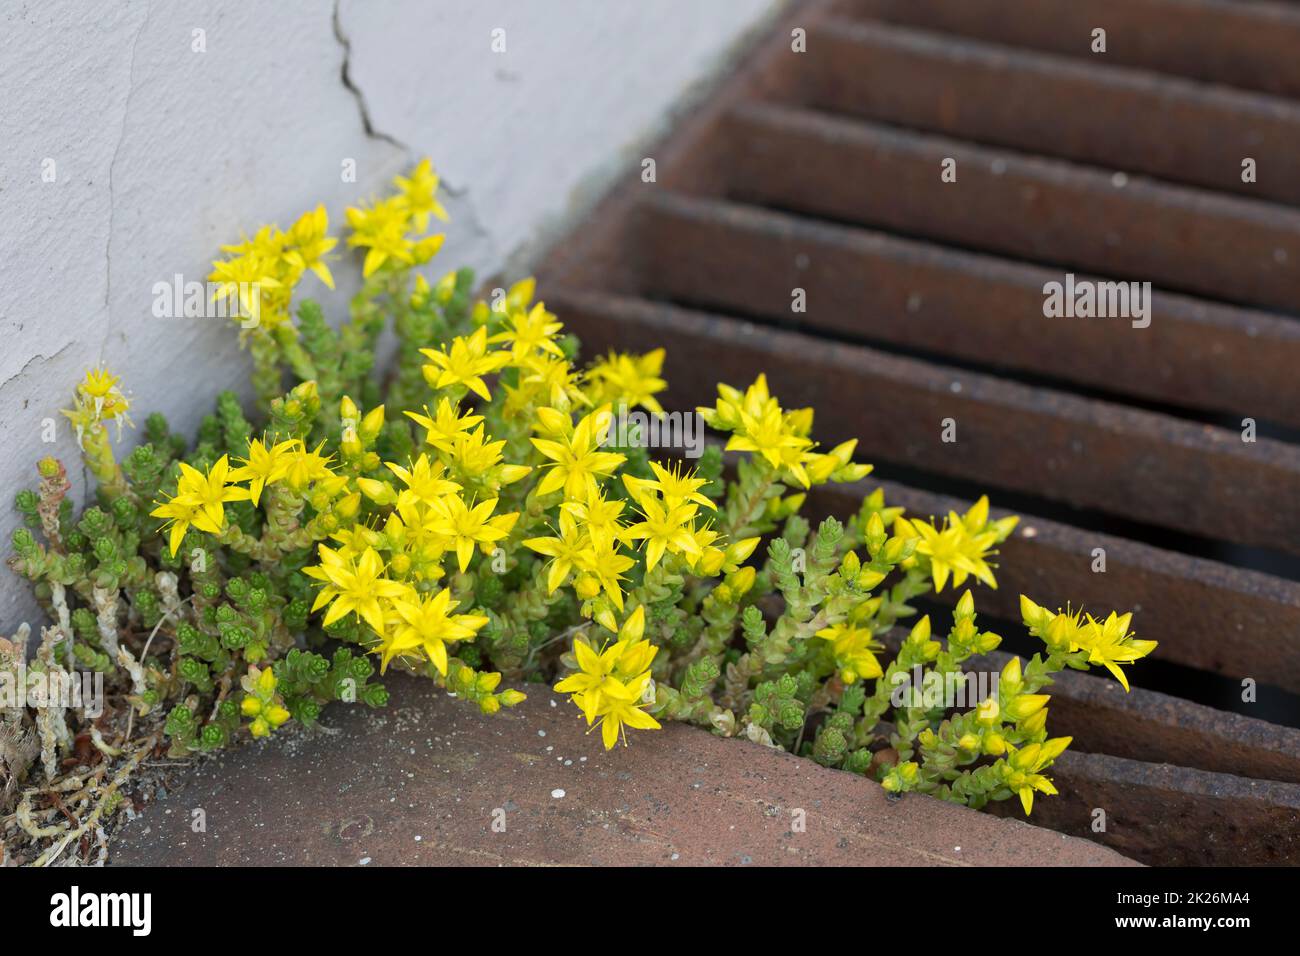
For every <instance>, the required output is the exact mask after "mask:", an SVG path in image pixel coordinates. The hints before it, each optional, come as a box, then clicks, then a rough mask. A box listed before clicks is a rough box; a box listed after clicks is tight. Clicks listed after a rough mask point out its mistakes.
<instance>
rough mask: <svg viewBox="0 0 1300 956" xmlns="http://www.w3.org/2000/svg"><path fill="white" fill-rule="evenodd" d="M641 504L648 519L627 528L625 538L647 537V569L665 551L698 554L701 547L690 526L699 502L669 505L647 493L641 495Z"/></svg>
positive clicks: (695, 555)
mask: <svg viewBox="0 0 1300 956" xmlns="http://www.w3.org/2000/svg"><path fill="white" fill-rule="evenodd" d="M639 504H640V506H641V513H642V514H643V515H644V516H645V520H644V521H639V522H637V523H636V524H634V525H630V526H629V527H628V528H627V529H625V530H624V532H623V538H624V539H625V540H628V541H636V540H641V539H644V541H645V543H646V544H645V549H646V559H645V566H646V570H647V571H649V570H652V569H653V568H654V566H655V565H656V564H658V563H659V559H660V558H662V557H663V556H664V553H665V552H667V553H669V554H685V555H689V556H691V557H698V556H699V554H700V546H699V543H698V542H697V541H696V540H695V534H694V529H693V527H692V525H691V522H692V520H693V519H694V518H695V513H696V512H697V511H699V506H698V505H693V504H682V505H677V506H676V507H672V508H670V507H668V506H667V505H665V504H664V503H662V502H658V501H655V500H654V499H653V498H650V497H648V496H647V497H644V498H642V499H641V501H640V502H639Z"/></svg>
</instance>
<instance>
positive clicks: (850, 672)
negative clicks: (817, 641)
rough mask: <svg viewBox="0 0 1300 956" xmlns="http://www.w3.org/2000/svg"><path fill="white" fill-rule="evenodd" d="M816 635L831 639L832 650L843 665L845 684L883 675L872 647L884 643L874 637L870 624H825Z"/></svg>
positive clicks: (840, 664)
mask: <svg viewBox="0 0 1300 956" xmlns="http://www.w3.org/2000/svg"><path fill="white" fill-rule="evenodd" d="M817 637H820V638H822V639H823V640H827V641H830V642H831V653H832V654H834V655H835V663H836V665H837V666H838V667H839V668H840V679H841V680H843V681H844V683H846V684H855V683H857V682H858V680H860V679H861V680H874V679H876V678H877V677H881V676H883V674H884V672H883V671H882V670H881V668H880V661H878V660H877V659H876V655H875V654H873V653H872V651H878V650H881V648H882V645H881V644H879V643H878V642H877V641H876V640H875V635H874V633H873V632H872V631H871V629H870V628H866V627H858V626H857V625H854V624H848V623H844V624H834V625H832V626H831V627H825V628H822V629H821V630H820V631H818V632H817Z"/></svg>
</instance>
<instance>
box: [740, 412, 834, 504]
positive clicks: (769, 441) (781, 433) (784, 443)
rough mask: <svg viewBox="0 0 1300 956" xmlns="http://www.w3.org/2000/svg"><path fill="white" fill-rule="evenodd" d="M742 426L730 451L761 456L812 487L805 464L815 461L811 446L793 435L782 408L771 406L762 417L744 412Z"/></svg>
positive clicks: (807, 441) (807, 440)
mask: <svg viewBox="0 0 1300 956" xmlns="http://www.w3.org/2000/svg"><path fill="white" fill-rule="evenodd" d="M740 426H741V427H740V430H739V431H737V432H736V433H735V434H734V435H732V436H731V438H729V439H728V440H727V450H728V451H748V452H753V453H755V454H758V455H762V456H763V458H764V459H766V460H767V462H768V463H769V464H770V465H772V466H773V467H774V468H784V469H785V470H786V471H788V472H789V473H790V475H791V476H792V477H793V478H794V479H795V480H796V481H797V482H799V484H801V485H803V486H804V487H805V488H807V487H809V485H811V484H812V480H811V479H810V478H809V477H808V472H807V471H806V470H805V468H804V463H805V462H807V461H810V460H811V459H812V457H813V456H812V455H810V454H809V453H808V449H809V448H811V447H812V442H811V441H810V440H809V439H807V438H804V437H802V436H800V435H798V434H796V433H795V432H794V430H793V429H792V427H791V424H790V422H789V421H788V420H787V418H786V416H785V415H783V414H782V413H781V409H780V408H779V407H776V406H769V407H767V408H766V409H765V410H764V411H763V413H762V414H761V415H759V416H753V415H750V414H749V413H748V412H746V411H744V410H743V409H742V410H741V412H740Z"/></svg>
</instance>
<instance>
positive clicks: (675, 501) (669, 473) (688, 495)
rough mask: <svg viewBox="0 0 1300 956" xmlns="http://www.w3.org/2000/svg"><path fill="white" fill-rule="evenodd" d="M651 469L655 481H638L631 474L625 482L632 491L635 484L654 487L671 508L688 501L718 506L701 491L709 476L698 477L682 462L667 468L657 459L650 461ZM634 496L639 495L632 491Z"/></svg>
mask: <svg viewBox="0 0 1300 956" xmlns="http://www.w3.org/2000/svg"><path fill="white" fill-rule="evenodd" d="M650 470H651V471H652V472H654V476H655V477H654V480H653V481H642V482H638V481H637V479H635V478H633V477H632V476H630V475H624V476H623V483H624V484H625V485H627V486H628V490H629V491H632V488H633V484H634V483H635V484H640V485H642V486H644V487H646V488H654V489H656V490H657V491H658V492H659V493H660V494H661V495H663V498H664V502H665V503H666V504H667V505H668V506H669V507H670V508H671V507H675V506H677V505H680V504H684V503H686V502H688V501H693V502H695V503H696V504H699V505H703V506H704V507H705V508H711V509H713V510H714V511H716V510H717V508H718V506H717V505H716V504H714V503H713V501H712V500H710V499H709V498H708V497H707V496H705V495H704V494H702V493H701V492H700V489H701V488H703V487H704V486H705V485H707V484H708V483H709V481H708V479H707V478H698V477H696V475H695V472H693V471H686V470H685V469H684V468H683V467H682V466H681V465H680V464H673V465H669V466H668V467H667V468H665V467H664V466H663V465H661V464H659V462H657V461H652V462H650ZM632 494H633V496H634V497H638V495H637V493H636V492H635V491H632Z"/></svg>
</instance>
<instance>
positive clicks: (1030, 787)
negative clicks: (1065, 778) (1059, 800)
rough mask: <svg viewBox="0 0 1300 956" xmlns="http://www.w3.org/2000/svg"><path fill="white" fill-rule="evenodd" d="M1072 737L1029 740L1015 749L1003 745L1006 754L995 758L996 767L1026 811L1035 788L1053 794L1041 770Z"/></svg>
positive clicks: (1031, 804) (1032, 798) (1031, 806)
mask: <svg viewBox="0 0 1300 956" xmlns="http://www.w3.org/2000/svg"><path fill="white" fill-rule="evenodd" d="M1073 739H1074V738H1072V737H1057V738H1055V739H1053V740H1047V741H1044V742H1043V743H1041V744H1029V745H1028V746H1026V747H1021V748H1020V749H1019V750H1017V749H1016V748H1015V747H1012V746H1011V745H1010V744H1008V745H1007V758H1006V759H1005V760H1000V761H998V764H997V767H998V771H999V774H1000V775H1001V777H1002V780H1003V782H1004V783H1005V784H1006V785H1007V787H1008V788H1009V789H1010V790H1012V791H1013V792H1015V793H1017V794H1019V796H1020V804H1021V806H1023V807H1024V808H1025V813H1026V815H1028V814H1029V813H1032V812H1033V809H1034V791H1035V790H1037V791H1038V792H1039V793H1046V794H1048V795H1055V794H1056V787H1054V786H1053V785H1052V781H1051V780H1050V779H1048V778H1047V777H1045V776H1043V775H1042V773H1041V771H1043V770H1046V769H1047V768H1048V767H1050V766H1051V765H1052V762H1053V761H1054V760H1056V758H1057V757H1059V756H1060V755H1061V754H1062V753H1063V752H1064V751H1065V748H1066V747H1068V746H1070V741H1071V740H1073Z"/></svg>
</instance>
